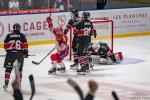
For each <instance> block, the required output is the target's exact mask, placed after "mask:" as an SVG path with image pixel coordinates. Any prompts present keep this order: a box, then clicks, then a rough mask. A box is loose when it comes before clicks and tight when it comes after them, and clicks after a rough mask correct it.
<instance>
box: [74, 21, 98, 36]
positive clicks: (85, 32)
mask: <svg viewBox="0 0 150 100" xmlns="http://www.w3.org/2000/svg"><path fill="white" fill-rule="evenodd" d="M93 31H95V30H94V28H93V24H92V22H91V21H90V20H81V21H80V22H79V23H78V24H77V25H76V26H75V29H74V33H75V34H76V35H77V36H91V35H93Z"/></svg>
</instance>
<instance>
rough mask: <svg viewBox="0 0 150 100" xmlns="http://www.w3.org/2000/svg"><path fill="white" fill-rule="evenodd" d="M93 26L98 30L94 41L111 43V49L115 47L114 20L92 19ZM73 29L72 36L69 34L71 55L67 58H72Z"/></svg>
mask: <svg viewBox="0 0 150 100" xmlns="http://www.w3.org/2000/svg"><path fill="white" fill-rule="evenodd" d="M92 23H93V26H94V28H95V30H96V32H97V37H96V38H93V36H92V42H94V41H100V42H105V43H107V44H108V45H109V47H110V48H111V50H113V48H114V46H113V45H114V42H113V32H114V25H113V21H112V20H94V21H92ZM72 31H73V30H70V34H69V35H70V36H69V45H70V50H69V55H68V57H67V59H69V60H72V59H73V56H72V54H73V53H72V38H73V35H72V34H73V32H72Z"/></svg>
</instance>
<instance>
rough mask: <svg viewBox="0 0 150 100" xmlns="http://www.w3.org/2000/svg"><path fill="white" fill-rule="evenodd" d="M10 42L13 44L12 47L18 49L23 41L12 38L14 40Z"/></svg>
mask: <svg viewBox="0 0 150 100" xmlns="http://www.w3.org/2000/svg"><path fill="white" fill-rule="evenodd" d="M10 43H11V45H10V47H9V48H10V49H17V50H19V49H21V42H20V40H17V41H15V40H12V41H10Z"/></svg>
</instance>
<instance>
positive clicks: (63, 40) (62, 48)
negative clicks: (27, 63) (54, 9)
mask: <svg viewBox="0 0 150 100" xmlns="http://www.w3.org/2000/svg"><path fill="white" fill-rule="evenodd" d="M47 22H48V27H49V29H50V31H51V32H52V33H53V34H54V35H55V38H56V49H57V52H56V53H54V54H52V55H51V64H52V68H51V69H50V70H49V71H48V73H49V74H53V73H56V71H65V70H66V69H65V64H64V62H63V59H64V58H65V57H66V56H67V55H68V51H69V46H68V44H67V41H68V38H67V36H66V35H64V34H63V29H62V28H58V27H57V28H54V27H53V24H52V19H51V17H50V16H49V17H47ZM57 64H58V65H60V67H58V68H57Z"/></svg>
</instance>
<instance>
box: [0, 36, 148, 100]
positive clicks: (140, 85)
mask: <svg viewBox="0 0 150 100" xmlns="http://www.w3.org/2000/svg"><path fill="white" fill-rule="evenodd" d="M114 44H115V47H114V51H115V52H117V51H122V53H123V56H124V60H123V61H122V62H121V64H115V65H95V67H94V70H93V71H91V72H90V73H89V74H88V75H86V76H79V75H76V72H75V71H72V70H70V69H69V66H70V64H72V61H65V64H66V67H67V72H66V73H63V74H60V73H58V74H57V75H48V73H47V71H48V70H49V69H50V68H51V64H50V58H49V57H47V58H46V59H45V60H44V61H43V62H42V63H41V64H40V65H34V64H32V63H31V61H32V60H34V61H37V62H38V61H40V60H41V59H42V58H43V57H44V56H45V55H46V54H47V53H48V52H49V51H50V50H51V49H52V48H53V47H54V45H41V46H32V47H29V53H30V54H35V55H36V56H32V57H29V58H28V59H25V63H24V68H23V79H22V90H23V94H24V100H29V97H30V93H31V90H30V84H29V80H28V76H29V75H30V74H33V75H34V79H35V84H36V94H35V96H34V98H33V100H79V97H78V95H77V93H76V92H75V91H74V90H73V88H72V87H70V86H69V85H68V84H67V82H66V81H67V79H68V78H72V79H74V80H75V81H76V82H77V83H78V84H79V85H80V86H81V88H82V90H83V91H84V94H85V95H86V93H87V92H88V85H87V82H88V81H89V80H95V81H97V83H98V85H99V88H98V91H97V92H96V97H95V100H113V99H112V97H111V91H112V90H115V91H116V92H117V93H118V95H119V97H120V99H121V100H150V78H149V77H150V36H140V37H132V38H120V39H115V40H114ZM4 54H5V51H4V50H3V49H0V55H4ZM3 62H4V57H0V65H1V66H0V100H13V97H12V87H11V82H12V80H13V79H14V71H12V74H11V79H10V84H9V87H8V91H7V92H4V91H3V88H2V86H3V85H4V71H5V70H4V68H3Z"/></svg>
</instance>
